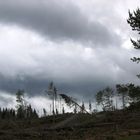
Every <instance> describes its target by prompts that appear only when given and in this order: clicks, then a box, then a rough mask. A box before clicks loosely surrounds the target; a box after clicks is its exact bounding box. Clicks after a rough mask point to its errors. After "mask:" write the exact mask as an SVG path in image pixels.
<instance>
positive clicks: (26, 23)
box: [0, 0, 120, 45]
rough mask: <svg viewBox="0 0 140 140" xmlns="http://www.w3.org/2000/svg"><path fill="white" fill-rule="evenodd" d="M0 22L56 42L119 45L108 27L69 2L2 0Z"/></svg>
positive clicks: (61, 0) (116, 36)
mask: <svg viewBox="0 0 140 140" xmlns="http://www.w3.org/2000/svg"><path fill="white" fill-rule="evenodd" d="M93 12H94V11H93ZM93 14H94V13H93ZM0 22H3V23H4V24H16V25H20V26H23V27H24V28H29V29H32V30H34V31H36V32H39V33H41V34H43V35H44V36H46V37H48V38H50V39H53V40H74V41H80V42H83V41H84V42H92V43H94V44H96V45H98V44H99V45H112V44H114V45H118V44H119V43H120V37H119V36H118V35H116V34H115V33H114V32H112V31H110V29H109V27H108V26H107V25H105V26H104V25H103V24H101V23H99V22H98V18H96V19H94V21H91V20H90V19H89V17H88V16H86V14H84V13H82V12H81V10H80V8H79V7H78V6H76V5H74V4H73V3H72V2H70V1H69V2H68V1H63V0H60V1H59V2H58V1H55V0H46V1H43V0H42V1H40V0H30V1H28V2H25V1H23V0H4V1H3V0H0ZM105 24H106V23H105Z"/></svg>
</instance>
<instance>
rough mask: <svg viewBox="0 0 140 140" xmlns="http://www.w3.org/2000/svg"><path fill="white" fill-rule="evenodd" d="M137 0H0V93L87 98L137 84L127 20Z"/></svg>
mask: <svg viewBox="0 0 140 140" xmlns="http://www.w3.org/2000/svg"><path fill="white" fill-rule="evenodd" d="M139 5H140V1H139V0H135V1H134V0H117V1H115V2H114V0H29V1H25V0H0V93H1V97H2V98H1V100H2V101H3V103H5V104H7V100H6V99H8V98H7V95H8V97H9V96H10V97H11V96H12V95H13V94H15V92H16V91H17V89H24V90H25V91H26V93H27V94H28V95H29V96H34V98H35V99H36V100H37V98H36V97H38V96H39V97H40V96H43V95H44V94H45V93H44V90H45V89H46V88H47V86H48V83H49V82H51V81H53V82H54V83H55V85H56V87H57V88H58V89H59V91H60V92H62V93H66V94H68V95H72V96H74V97H77V98H78V97H81V99H82V100H83V99H89V98H90V97H93V96H94V94H95V93H96V92H97V91H98V90H100V89H103V88H105V87H106V86H114V85H115V84H118V83H130V82H133V83H136V84H138V83H139V79H138V78H137V77H136V74H138V73H139V69H140V66H139V65H137V64H135V63H132V62H131V61H130V58H131V57H133V56H138V55H139V52H137V51H136V50H134V49H133V47H132V44H131V42H130V37H131V38H137V34H136V33H133V32H132V31H131V28H130V27H129V25H128V24H127V18H128V10H129V9H130V10H131V11H133V10H135V9H136V8H137V7H138V6H139Z"/></svg>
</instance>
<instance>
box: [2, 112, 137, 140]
mask: <svg viewBox="0 0 140 140" xmlns="http://www.w3.org/2000/svg"><path fill="white" fill-rule="evenodd" d="M71 116H74V114H65V115H58V116H56V117H55V122H54V121H53V117H52V116H50V117H46V118H41V119H36V120H31V121H30V120H22V121H18V120H1V121H0V140H22V139H23V140H59V139H60V140H73V139H76V140H86V139H87V140H90V139H92V140H97V139H100V140H115V139H116V140H119V139H120V140H137V139H139V140H140V112H136V113H131V112H122V111H117V112H108V113H98V114H96V115H89V114H78V115H76V117H71ZM69 118H71V119H69ZM65 120H70V121H65ZM63 122H64V123H63Z"/></svg>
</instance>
